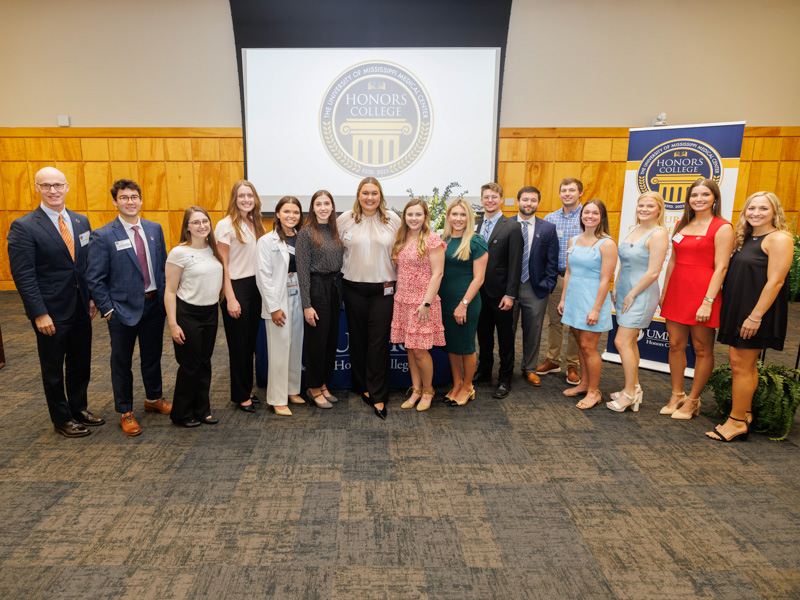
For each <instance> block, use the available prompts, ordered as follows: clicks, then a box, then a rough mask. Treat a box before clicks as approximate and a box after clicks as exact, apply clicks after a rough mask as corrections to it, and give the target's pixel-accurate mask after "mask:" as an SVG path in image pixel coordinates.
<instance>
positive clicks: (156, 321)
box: [108, 294, 165, 414]
mask: <svg viewBox="0 0 800 600" xmlns="http://www.w3.org/2000/svg"><path fill="white" fill-rule="evenodd" d="M164 317H165V315H164V309H163V308H162V305H161V301H160V300H159V298H158V294H156V295H155V296H153V297H152V298H149V299H146V300H145V301H144V312H143V313H142V318H141V319H139V322H138V323H137V324H136V325H133V326H130V327H129V326H128V325H123V324H122V323H120V322H119V321H118V320H116V319H115V318H114V313H111V320H109V322H108V334H109V337H110V338H111V387H112V388H113V390H114V409H115V410H116V411H117V412H118V413H120V414H125V413H127V412H131V411H133V373H132V372H131V364H132V363H133V350H134V347H135V346H136V338H139V357H140V359H141V363H142V382H143V383H144V391H145V396H146V397H147V399H148V400H158V399H159V398H161V396H162V395H163V392H162V389H161V351H162V350H163V347H164Z"/></svg>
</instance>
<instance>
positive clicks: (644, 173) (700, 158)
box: [636, 138, 723, 211]
mask: <svg viewBox="0 0 800 600" xmlns="http://www.w3.org/2000/svg"><path fill="white" fill-rule="evenodd" d="M722 170H723V169H722V159H721V158H720V156H719V154H717V151H716V150H714V148H712V147H711V146H709V145H708V144H706V143H704V142H701V141H699V140H693V139H688V138H684V139H676V140H670V141H668V142H664V143H663V144H659V145H658V146H656V147H655V148H653V149H652V150H650V152H648V153H647V154H646V155H645V157H644V158H643V159H642V163H641V165H640V166H639V171H638V173H637V177H636V181H637V185H638V188H639V193H640V194H644V193H645V192H660V193H661V195H662V196H663V197H664V204H665V208H666V210H667V211H682V210H683V201H684V200H685V199H686V198H685V197H684V196H685V194H686V189H687V188H688V187H689V186H690V185H691V184H692V183H694V182H695V181H696V180H697V179H698V178H700V177H703V178H705V179H711V180H713V181H714V182H715V183H716V184H719V183H720V181H722Z"/></svg>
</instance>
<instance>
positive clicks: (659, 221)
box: [636, 192, 666, 229]
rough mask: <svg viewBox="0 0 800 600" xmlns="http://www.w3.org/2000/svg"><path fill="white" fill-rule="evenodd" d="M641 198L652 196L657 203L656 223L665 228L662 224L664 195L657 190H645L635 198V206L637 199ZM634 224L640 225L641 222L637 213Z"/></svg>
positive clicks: (637, 204) (637, 203)
mask: <svg viewBox="0 0 800 600" xmlns="http://www.w3.org/2000/svg"><path fill="white" fill-rule="evenodd" d="M642 198H652V199H653V200H655V201H656V204H658V210H659V213H658V219H657V220H656V225H657V226H658V227H663V228H664V229H666V225H665V224H664V196H662V195H661V194H660V193H659V192H645V193H644V194H642V195H641V196H639V197H638V198H637V199H636V206H639V200H641V199H642ZM636 224H637V225H641V224H642V222H641V221H640V220H639V214H638V213H637V214H636Z"/></svg>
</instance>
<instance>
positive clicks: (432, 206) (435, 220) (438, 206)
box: [406, 181, 469, 233]
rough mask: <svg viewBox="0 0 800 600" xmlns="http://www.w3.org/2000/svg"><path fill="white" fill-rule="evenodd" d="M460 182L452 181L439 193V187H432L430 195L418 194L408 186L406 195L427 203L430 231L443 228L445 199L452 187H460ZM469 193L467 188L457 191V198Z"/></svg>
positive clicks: (451, 192)
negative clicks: (429, 215)
mask: <svg viewBox="0 0 800 600" xmlns="http://www.w3.org/2000/svg"><path fill="white" fill-rule="evenodd" d="M460 187H461V184H460V183H458V182H456V181H454V182H452V183H451V184H450V185H448V186H447V187H446V188H444V191H443V192H442V193H441V194H439V188H438V187H435V188H433V195H432V196H419V195H417V194H415V193H414V192H413V191H412V190H411V188H408V189H407V190H406V191H407V192H408V197H409V198H411V199H412V200H413V199H415V198H419V199H420V200H424V201H425V202H427V203H428V212H430V214H431V231H436V232H439V233H441V232H442V231H443V230H444V219H445V216H446V215H447V199H448V198H449V197H450V196H451V195H452V194H453V189H454V188H460ZM467 193H469V192H468V191H467V190H464V191H463V192H459V193H458V195H457V196H456V197H457V198H463V197H464V195H465V194H467Z"/></svg>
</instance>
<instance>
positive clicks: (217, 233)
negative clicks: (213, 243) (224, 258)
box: [214, 217, 257, 279]
mask: <svg viewBox="0 0 800 600" xmlns="http://www.w3.org/2000/svg"><path fill="white" fill-rule="evenodd" d="M214 237H215V238H216V239H217V241H218V242H222V243H223V244H227V245H228V247H229V248H230V250H229V251H228V274H229V275H230V278H231V279H244V278H245V277H253V276H255V274H256V241H257V240H256V236H255V233H253V229H252V226H251V225H250V223H249V222H247V223H242V238H243V239H244V244H242V243H241V242H240V241H239V238H237V237H236V230H235V229H234V228H233V223H232V222H231V218H230V217H225V218H224V219H222V220H221V221H220V222H219V223H217V226H216V227H215V228H214Z"/></svg>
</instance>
